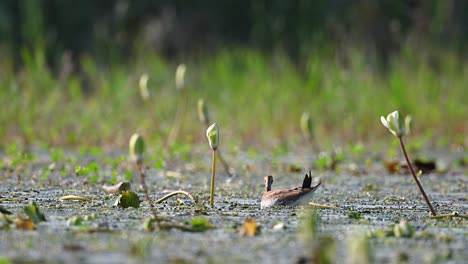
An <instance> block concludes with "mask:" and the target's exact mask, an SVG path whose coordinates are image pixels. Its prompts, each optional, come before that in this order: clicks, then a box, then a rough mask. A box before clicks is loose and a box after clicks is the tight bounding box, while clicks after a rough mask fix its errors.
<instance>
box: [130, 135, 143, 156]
mask: <svg viewBox="0 0 468 264" xmlns="http://www.w3.org/2000/svg"><path fill="white" fill-rule="evenodd" d="M129 147H130V158H131V159H132V160H133V161H135V162H137V163H141V162H143V152H144V151H145V142H144V141H143V137H141V136H140V135H139V134H136V133H135V134H133V135H132V137H131V138H130V144H129Z"/></svg>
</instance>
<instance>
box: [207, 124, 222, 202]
mask: <svg viewBox="0 0 468 264" xmlns="http://www.w3.org/2000/svg"><path fill="white" fill-rule="evenodd" d="M206 137H207V138H208V144H209V145H210V148H211V150H212V151H213V159H212V163H211V191H210V206H211V207H213V204H214V186H215V176H216V149H218V145H219V128H218V125H217V124H216V123H214V124H212V125H211V126H210V127H209V128H208V129H207V130H206Z"/></svg>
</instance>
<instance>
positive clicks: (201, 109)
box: [197, 98, 210, 124]
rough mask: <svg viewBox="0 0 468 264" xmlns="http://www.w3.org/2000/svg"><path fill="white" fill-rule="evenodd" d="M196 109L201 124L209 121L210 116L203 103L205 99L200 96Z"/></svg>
mask: <svg viewBox="0 0 468 264" xmlns="http://www.w3.org/2000/svg"><path fill="white" fill-rule="evenodd" d="M197 110H198V119H200V122H202V123H203V124H206V123H208V122H210V117H209V115H208V107H207V106H206V104H205V100H203V99H201V98H200V99H198V105H197Z"/></svg>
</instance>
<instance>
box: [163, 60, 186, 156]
mask: <svg viewBox="0 0 468 264" xmlns="http://www.w3.org/2000/svg"><path fill="white" fill-rule="evenodd" d="M186 70H187V67H186V66H185V64H179V65H178V66H177V69H176V72H175V87H176V90H177V91H178V104H177V112H176V115H175V117H174V122H173V123H172V126H171V130H170V132H169V135H168V137H167V140H166V144H165V149H166V150H168V149H169V148H170V147H171V146H172V144H173V143H174V142H175V141H176V139H177V136H178V135H179V130H180V126H181V125H182V118H183V116H184V113H185V106H186V105H187V92H186V91H185V90H186V89H185V88H186V81H185V72H186Z"/></svg>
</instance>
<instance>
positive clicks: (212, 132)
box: [206, 123, 219, 150]
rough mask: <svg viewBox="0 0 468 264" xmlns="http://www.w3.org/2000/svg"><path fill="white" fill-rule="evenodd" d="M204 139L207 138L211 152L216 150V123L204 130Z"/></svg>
mask: <svg viewBox="0 0 468 264" xmlns="http://www.w3.org/2000/svg"><path fill="white" fill-rule="evenodd" d="M206 137H207V138H208V143H209V144H210V148H211V149H212V150H216V149H217V148H218V145H219V128H218V125H217V124H216V123H214V124H212V125H211V126H210V127H209V128H208V129H207V130H206Z"/></svg>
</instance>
